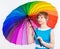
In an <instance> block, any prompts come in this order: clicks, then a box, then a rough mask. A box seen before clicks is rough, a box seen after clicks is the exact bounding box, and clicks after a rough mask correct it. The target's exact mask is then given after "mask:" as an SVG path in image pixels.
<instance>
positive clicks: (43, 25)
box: [28, 15, 55, 49]
mask: <svg viewBox="0 0 60 49" xmlns="http://www.w3.org/2000/svg"><path fill="white" fill-rule="evenodd" d="M37 20H38V23H39V24H40V28H41V29H46V28H49V27H48V26H47V21H48V18H47V19H45V18H44V15H40V16H38V19H37ZM29 30H30V32H29V33H30V34H31V35H30V36H31V38H30V39H29V40H30V41H31V42H28V43H29V44H30V43H32V42H33V41H34V40H32V39H34V34H32V33H33V29H32V28H31V25H30V24H29ZM50 38H51V39H50V40H51V42H50V43H46V42H44V41H43V39H42V38H41V37H37V39H39V40H40V42H41V43H42V44H43V45H44V46H46V47H48V48H52V49H53V47H54V43H55V42H54V30H53V29H52V30H51V34H50Z"/></svg>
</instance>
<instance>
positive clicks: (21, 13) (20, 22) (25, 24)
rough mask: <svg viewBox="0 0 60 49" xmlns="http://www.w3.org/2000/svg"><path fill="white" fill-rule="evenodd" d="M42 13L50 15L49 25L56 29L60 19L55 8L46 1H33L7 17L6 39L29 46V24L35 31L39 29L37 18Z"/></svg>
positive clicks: (4, 31) (4, 28) (4, 30)
mask: <svg viewBox="0 0 60 49" xmlns="http://www.w3.org/2000/svg"><path fill="white" fill-rule="evenodd" d="M40 11H45V12H47V13H48V15H49V20H48V22H47V25H48V26H49V27H51V28H54V27H55V25H56V22H57V18H58V16H57V11H56V9H55V7H54V6H52V5H51V4H50V3H47V2H44V1H33V2H28V3H26V4H23V5H21V6H19V7H17V8H16V9H14V10H13V11H12V12H11V13H10V14H9V15H8V16H7V17H6V19H5V21H4V23H3V35H4V37H5V38H6V39H7V40H8V41H9V42H11V43H14V44H18V45H25V44H28V39H29V38H28V35H29V23H30V24H31V25H32V29H33V30H35V29H36V28H37V27H39V24H38V23H37V21H36V17H37V14H38V13H39V12H40ZM34 32H35V31H34Z"/></svg>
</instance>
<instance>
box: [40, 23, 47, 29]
mask: <svg viewBox="0 0 60 49" xmlns="http://www.w3.org/2000/svg"><path fill="white" fill-rule="evenodd" d="M47 27H48V26H47V24H46V23H43V24H41V26H40V28H42V29H45V28H47Z"/></svg>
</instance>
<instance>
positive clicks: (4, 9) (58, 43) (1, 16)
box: [0, 0, 60, 49]
mask: <svg viewBox="0 0 60 49" xmlns="http://www.w3.org/2000/svg"><path fill="white" fill-rule="evenodd" d="M29 1H33V0H29ZM29 1H28V0H0V49H35V45H34V44H31V45H25V46H20V45H14V44H12V43H9V42H8V41H7V40H6V39H5V38H4V36H3V33H2V25H3V22H4V20H5V18H6V16H7V15H8V14H9V13H10V12H11V11H12V10H13V9H15V8H16V7H18V6H19V5H21V4H24V3H26V2H29ZM42 1H47V2H49V3H51V4H52V5H54V6H55V7H56V9H57V11H58V22H57V25H56V27H55V29H54V32H55V46H54V49H60V30H59V29H60V23H59V22H60V14H59V13H60V8H59V7H60V2H59V0H42Z"/></svg>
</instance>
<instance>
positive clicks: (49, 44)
mask: <svg viewBox="0 0 60 49" xmlns="http://www.w3.org/2000/svg"><path fill="white" fill-rule="evenodd" d="M47 21H48V13H46V12H39V13H38V15H37V22H38V23H39V24H40V27H38V28H36V30H35V31H36V34H37V35H38V37H36V34H31V35H32V36H31V37H34V39H35V43H36V48H35V49H50V48H52V49H53V47H54V30H53V29H51V28H50V27H48V26H47ZM31 31H32V30H31V29H30V32H31ZM31 39H33V38H31ZM31 39H30V40H31ZM32 42H33V40H32Z"/></svg>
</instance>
